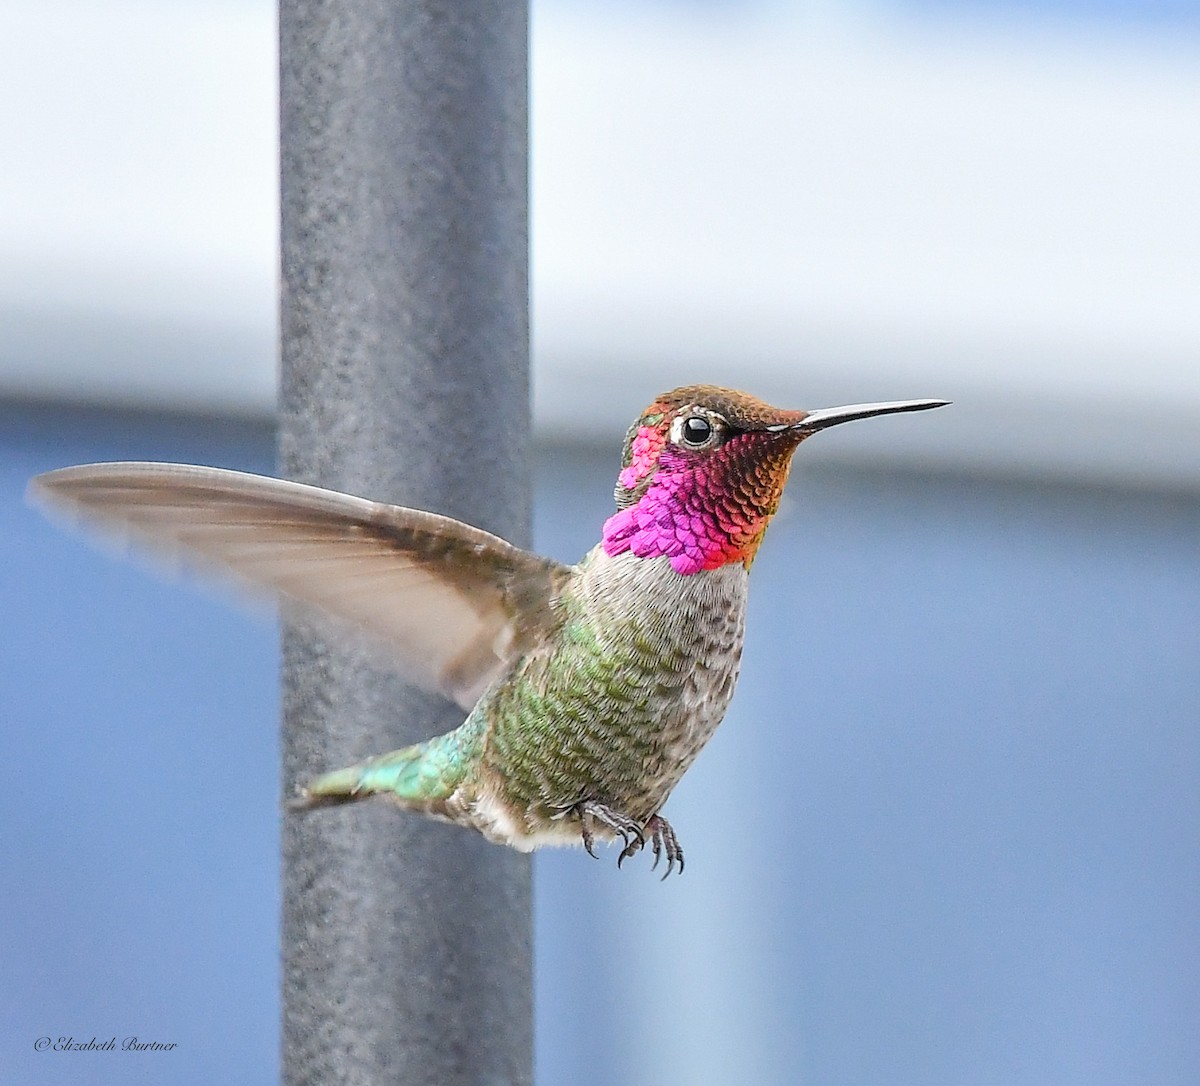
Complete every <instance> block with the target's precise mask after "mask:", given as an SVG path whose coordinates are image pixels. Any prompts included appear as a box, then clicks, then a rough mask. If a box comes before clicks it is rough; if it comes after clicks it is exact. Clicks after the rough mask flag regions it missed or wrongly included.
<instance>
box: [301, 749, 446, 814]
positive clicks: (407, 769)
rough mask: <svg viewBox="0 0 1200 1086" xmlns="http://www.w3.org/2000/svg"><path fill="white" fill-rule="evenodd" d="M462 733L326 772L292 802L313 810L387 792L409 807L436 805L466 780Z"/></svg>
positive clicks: (302, 790) (424, 808)
mask: <svg viewBox="0 0 1200 1086" xmlns="http://www.w3.org/2000/svg"><path fill="white" fill-rule="evenodd" d="M459 738H460V737H459V736H458V734H457V733H456V732H450V733H448V734H447V735H439V736H438V737H437V738H435V739H430V740H427V741H426V742H424V743H417V744H416V745H415V746H411V747H404V748H403V749H402V750H394V751H392V752H391V753H390V754H381V755H379V757H377V758H368V759H367V760H366V761H365V762H359V763H358V764H356V765H352V766H347V767H346V768H345V769H335V770H334V771H333V772H332V773H324V774H322V775H321V776H319V777H316V778H315V779H313V780H311V781H309V782H308V784H306V785H304V786H303V787H302V788H300V790H299V792H298V793H297V795H296V796H295V798H294V799H293V800H292V801H291V802H290V803H289V804H288V806H289V807H291V808H292V809H293V810H307V809H309V808H312V807H329V806H334V805H337V804H342V803H352V802H354V801H355V800H358V799H365V798H366V797H367V796H376V795H385V796H388V797H389V798H391V799H393V800H395V801H397V802H399V803H400V804H401V805H402V806H404V807H411V808H415V809H417V810H424V811H429V810H431V809H435V808H437V807H438V806H439V805H440V804H441V803H443V802H444V801H445V800H447V799H448V798H449V797H450V795H451V794H452V793H453V792H454V790H455V789H456V788H457V787H458V786H459V784H461V783H462V779H463V771H464V765H463V762H464V759H463V757H462V754H463V751H462V747H461V744H460V742H459V741H458V740H459Z"/></svg>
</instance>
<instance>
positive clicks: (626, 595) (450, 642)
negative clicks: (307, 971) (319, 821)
mask: <svg viewBox="0 0 1200 1086" xmlns="http://www.w3.org/2000/svg"><path fill="white" fill-rule="evenodd" d="M946 403H947V401H944V400H904V401H895V402H888V403H868V404H854V405H851V406H848V407H834V408H827V409H824V410H818V411H789V410H782V409H780V408H776V407H772V406H770V405H769V404H767V403H764V402H763V401H762V400H759V399H756V398H755V397H753V396H751V395H748V394H746V393H744V392H738V391H735V390H732V389H726V388H719V387H716V386H713V385H690V386H686V387H683V388H677V389H674V390H673V391H671V392H666V393H664V394H662V395H660V396H658V397H657V398H656V399H655V400H654V401H653V402H652V403H651V404H650V405H649V406H648V407H647V408H646V409H645V411H643V412H642V414H641V415H640V417H639V418H638V419H637V420H636V421H635V422H634V423H633V425H632V426H631V427H630V429H629V431H628V433H627V434H626V437H625V444H624V448H623V451H622V456H621V467H620V471H619V473H618V475H617V481H616V486H615V488H614V497H615V500H616V512H614V513H613V515H612V516H610V517H609V518H608V519H607V520H606V521H605V522H604V525H603V527H602V529H601V533H600V542H599V543H597V544H596V545H595V546H594V547H593V548H592V549H591V550H590V551H589V552H588V553H587V554H586V555H584V557H583V558H582V560H580V561H579V562H578V563H577V564H576V565H565V564H563V563H560V562H557V561H554V560H552V559H549V558H543V557H540V556H539V555H536V554H532V553H530V552H528V551H525V550H522V549H521V548H518V547H515V546H513V545H512V544H510V543H508V542H506V541H505V540H503V539H501V538H499V537H498V536H495V535H492V534H490V533H488V532H485V531H482V530H480V529H479V528H475V527H472V526H470V525H468V524H463V523H461V522H460V521H457V520H453V519H451V518H449V517H445V516H440V515H438V514H436V513H430V512H424V511H422V510H418V509H407V508H403V507H401V506H396V505H386V504H383V503H380V502H374V501H370V500H368V499H365V498H360V497H353V496H350V495H347V494H341V493H337V492H335V491H331V490H324V489H321V488H318V487H314V486H307V485H305V484H302V483H295V482H288V481H285V480H280V479H272V478H266V477H263V476H257V475H249V474H245V473H242V472H235V471H226V470H222V469H218V468H207V467H195V466H189V465H179V464H158V463H112V464H87V465H81V466H77V467H69V468H62V469H60V470H57V471H51V472H48V473H46V474H44V475H39V476H38V477H37V478H35V479H34V480H33V481H32V483H31V484H30V496H31V497H32V498H33V499H34V500H35V501H37V502H40V503H42V504H44V505H45V506H46V507H48V508H49V509H50V510H51V511H55V510H57V511H59V512H63V513H66V514H68V515H69V516H70V517H72V518H74V519H79V520H83V521H89V522H94V523H95V524H96V526H97V527H98V528H100V529H101V530H105V529H107V530H109V531H110V532H111V531H113V530H116V531H119V532H121V533H123V534H124V535H125V536H127V537H128V538H129V539H131V540H134V541H138V542H142V543H145V544H148V545H149V546H151V547H152V548H154V547H157V548H158V549H160V550H166V551H167V552H168V553H170V554H172V555H174V556H176V557H180V558H183V559H184V560H187V559H189V558H190V559H191V560H193V561H194V562H195V563H196V564H197V565H198V566H199V567H200V568H202V569H208V570H214V571H218V572H224V573H226V574H231V575H233V576H234V577H235V578H240V579H241V580H243V581H245V582H248V583H249V584H250V585H251V586H253V587H258V588H266V589H268V590H270V591H272V592H274V593H275V594H276V595H278V596H279V597H282V598H284V599H288V600H291V601H293V602H298V603H300V604H302V605H307V606H308V607H310V608H315V609H316V610H318V611H323V612H327V613H329V614H332V615H334V616H337V617H338V618H341V619H343V620H349V621H350V622H351V623H354V624H356V625H357V626H359V627H361V628H363V629H364V630H366V631H367V632H369V633H370V634H373V635H375V636H376V637H377V638H381V639H382V640H383V641H384V642H385V643H386V645H387V646H388V647H390V648H391V649H392V650H393V651H392V658H393V660H394V663H395V666H396V668H397V670H398V671H399V672H400V674H402V675H403V676H404V677H405V678H406V679H408V680H409V681H411V682H413V683H415V684H417V685H419V686H421V687H424V688H426V689H429V690H434V691H437V692H439V693H441V694H443V695H445V696H446V697H448V698H450V699H452V700H453V701H455V702H457V703H458V705H459V706H461V707H462V708H463V709H464V710H467V711H468V712H467V717H466V720H465V721H464V722H463V723H462V724H461V725H460V726H459V727H457V728H455V729H454V730H453V731H450V732H447V733H446V734H444V735H439V736H435V737H434V738H431V739H428V740H426V741H424V742H421V743H417V744H415V745H413V746H408V747H405V748H403V749H402V750H396V751H392V752H390V753H385V754H380V755H378V756H377V757H373V758H369V759H367V760H366V761H363V762H359V763H357V764H355V765H351V766H348V767H346V768H343V769H336V770H334V771H332V772H328V773H325V774H324V775H321V776H318V777H316V778H315V779H314V780H310V781H308V782H307V783H306V784H304V785H302V786H301V787H300V788H299V789H298V791H297V793H296V796H295V798H294V800H293V803H292V805H293V806H296V807H300V808H314V807H323V806H327V805H331V804H342V803H347V802H351V801H355V800H360V799H364V798H366V797H369V796H384V797H386V798H387V799H389V800H391V801H393V802H394V803H397V804H399V805H400V806H401V807H403V808H406V809H408V810H411V811H417V812H420V813H422V814H425V815H428V816H432V817H433V818H437V819H440V820H443V821H449V822H453V823H457V824H459V825H462V826H467V827H470V828H472V829H474V830H477V831H478V832H480V833H482V834H483V835H484V836H485V837H486V838H488V839H489V840H491V841H494V842H497V843H500V844H503V845H507V846H510V847H512V848H516V849H519V850H521V851H523V852H529V851H532V850H534V849H536V848H539V847H542V846H547V845H582V846H583V848H584V849H586V850H587V851H588V853H590V854H591V855H592V856H593V857H594V856H596V851H595V844H596V842H597V841H600V842H604V843H615V842H617V841H618V840H619V841H620V845H621V851H620V853H619V856H618V859H617V864H618V866H620V865H621V864H622V863H623V862H624V861H625V860H626V859H629V858H630V857H631V856H634V855H635V854H636V853H638V852H639V851H640V850H641V849H643V848H644V847H646V846H647V844H649V846H650V848H651V849H652V850H653V854H654V863H653V867H655V868H656V867H657V866H658V864H659V862H660V860H664V859H665V861H666V870H665V872H664V874H663V878H666V877H667V875H670V874H671V872H672V871H673V870H676V869H678V870H679V871H682V870H683V866H684V855H683V848H682V846H681V845H680V843H679V838H678V836H677V835H676V833H675V830H674V829H673V828H672V826H671V824H670V823H669V822H668V821H667V820H666V818H665V817H664V816H663V806H664V804H665V803H666V800H667V797H668V796H669V795H670V794H671V792H672V790H673V789H674V788H675V786H676V785H677V784H678V783H679V780H680V778H681V777H682V776H683V774H684V773H685V772H686V771H687V769H688V767H689V766H690V765H691V764H692V762H693V761H694V760H695V758H696V756H697V755H698V754H699V753H700V750H701V749H702V748H703V747H704V745H705V743H707V742H708V740H709V739H710V738H711V736H712V734H713V732H714V731H715V730H716V728H717V726H718V725H719V724H720V723H721V720H722V718H723V717H724V716H725V711H726V709H727V708H728V706H729V702H730V699H731V698H732V697H733V691H734V686H735V685H736V683H737V679H738V670H739V664H740V659H741V654H742V641H743V633H744V629H745V610H746V596H747V588H748V577H749V570H750V566H751V563H752V562H753V561H754V557H755V554H756V553H757V552H758V548H759V545H760V544H761V543H762V541H763V536H764V534H765V532H766V530H767V525H768V524H769V522H770V520H771V517H772V516H773V515H774V514H775V512H776V510H777V509H778V507H779V501H780V496H781V494H782V493H783V489H784V484H785V483H786V481H787V477H788V471H789V469H790V467H791V461H792V454H793V453H794V452H795V451H796V449H797V448H798V447H799V445H800V443H801V442H803V441H804V440H805V439H806V438H808V437H809V436H811V435H812V434H814V433H816V432H817V431H819V430H824V429H826V428H828V427H830V426H835V425H838V424H840V423H843V422H849V421H852V420H854V419H863V418H871V417H874V416H877V415H887V414H893V413H896V412H904V411H924V410H927V409H929V408H934V407H942V406H944V405H945V404H946Z"/></svg>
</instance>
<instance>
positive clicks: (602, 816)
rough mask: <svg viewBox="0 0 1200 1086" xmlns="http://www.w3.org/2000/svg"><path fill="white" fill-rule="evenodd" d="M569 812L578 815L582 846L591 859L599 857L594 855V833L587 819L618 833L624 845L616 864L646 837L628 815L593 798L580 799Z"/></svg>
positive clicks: (637, 847) (630, 854) (634, 849)
mask: <svg viewBox="0 0 1200 1086" xmlns="http://www.w3.org/2000/svg"><path fill="white" fill-rule="evenodd" d="M569 810H570V813H571V814H576V815H578V816H579V832H580V834H581V835H582V837H583V847H584V848H585V849H587V853H588V855H589V856H591V857H592V858H593V859H599V857H598V856H597V855H596V849H595V842H596V837H595V833H594V832H593V830H592V827H591V825H590V824H589V819H590V820H594V821H595V822H598V823H600V825H602V826H607V827H608V828H609V829H610V830H612V831H613V833H615V834H618V835H619V836H620V838H621V844H622V845H623V846H624V847H623V849H622V850H621V855H620V856H618V857H617V866H618V867H620V866H621V862H622V861H623V860H625V859H626V858H627V857H628V856H632V855H633V854H634V853H635V852H637V850H638V849H640V848H641V847H642V846H643V845H644V844H645V843H646V838H645V836H644V835H643V833H642V827H641V826H639V825H638V824H637V823H636V822H635V821H634V820H633V819H632V818H630V817H629V816H628V815H623V814H618V813H617V812H616V811H614V810H613V809H612V808H611V807H606V806H605V805H604V804H603V803H599V802H597V801H596V800H594V799H585V800H581V801H580V802H579V803H576V804H574V805H573V806H572V807H570V808H569Z"/></svg>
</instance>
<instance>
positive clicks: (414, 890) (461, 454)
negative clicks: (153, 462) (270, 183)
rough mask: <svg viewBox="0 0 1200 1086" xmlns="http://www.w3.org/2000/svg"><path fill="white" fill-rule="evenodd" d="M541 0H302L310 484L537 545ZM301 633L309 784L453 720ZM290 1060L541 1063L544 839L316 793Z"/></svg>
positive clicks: (301, 347) (291, 412)
mask: <svg viewBox="0 0 1200 1086" xmlns="http://www.w3.org/2000/svg"><path fill="white" fill-rule="evenodd" d="M527 22H528V12H527V4H526V3H525V2H524V0H491V2H476V3H470V4H464V3H461V0H281V2H280V51H281V57H280V73H281V139H282V163H281V165H282V272H283V278H282V392H281V417H280V437H279V450H280V462H281V470H282V473H283V474H284V475H286V476H287V477H289V478H293V479H299V480H302V481H305V482H311V483H316V484H319V485H322V486H328V487H333V488H335V489H338V490H345V491H349V492H352V493H356V494H361V495H364V496H368V497H372V498H377V499H381V500H386V501H393V502H397V503H400V504H404V505H411V506H417V507H420V508H425V509H433V510H435V511H438V512H442V513H446V514H448V515H450V516H454V517H458V518H460V519H462V520H465V521H468V522H470V523H472V524H476V525H479V526H480V527H482V528H486V529H488V530H489V531H492V532H495V533H497V534H499V535H502V536H504V537H506V538H508V539H510V540H512V541H513V542H515V543H518V544H528V541H529V472H528V463H527V442H528V432H529V419H528V415H529V390H528V258H527V249H528V228H527V216H528V199H527V164H526V160H527ZM376 659H377V657H374V656H372V655H371V653H370V652H369V651H366V650H364V649H362V648H361V647H359V646H356V645H352V644H349V643H346V642H345V640H344V639H339V636H338V635H337V634H336V633H331V632H329V631H327V630H320V629H316V628H308V627H305V626H301V625H299V624H297V623H295V622H289V623H287V624H286V625H285V629H284V664H283V667H284V697H283V779H284V783H285V787H290V786H291V785H292V784H293V783H294V782H296V781H298V780H303V779H304V778H306V777H308V776H311V775H312V774H314V773H318V772H321V771H324V770H327V769H331V768H334V767H337V766H340V765H345V764H348V763H350V762H353V761H356V760H358V759H360V758H363V757H365V756H367V755H370V754H376V753H380V752H382V751H386V750H391V749H394V748H396V747H399V746H403V745H405V744H407V743H410V742H413V741H415V740H418V739H421V738H424V737H427V736H429V735H433V734H435V733H437V732H441V731H445V730H448V729H449V728H451V727H454V726H455V725H457V724H458V723H459V722H461V720H462V718H463V716H464V714H463V713H462V712H461V711H459V710H457V709H455V708H453V707H451V706H449V705H447V704H446V703H444V702H442V701H440V700H438V699H436V698H433V697H429V696H424V695H421V694H419V693H418V692H416V691H413V690H411V689H409V688H406V687H404V686H403V685H402V684H401V683H400V682H399V681H398V680H397V679H395V678H394V677H392V676H391V675H389V674H388V673H387V672H386V670H381V669H379V668H377V667H376V666H375V663H374V661H375V660H376ZM283 883H284V885H283V985H284V1011H283V1019H284V1021H283V1079H284V1082H285V1083H287V1084H288V1086H300V1084H302V1083H303V1084H318V1083H319V1084H322V1086H336V1084H341V1083H361V1084H367V1083H370V1084H372V1086H376V1084H383V1083H404V1084H405V1086H416V1084H421V1083H428V1084H430V1086H432V1084H437V1086H454V1084H458V1083H463V1084H465V1083H473V1084H474V1083H484V1082H486V1083H528V1082H530V1081H531V1079H532V1024H531V1023H532V998H531V964H530V958H531V933H530V928H531V921H530V868H529V862H528V858H527V857H525V856H521V855H519V854H517V853H515V852H509V851H507V850H504V849H501V848H499V847H497V846H495V845H491V844H488V843H487V842H485V841H484V840H483V839H482V838H480V837H478V836H476V835H474V834H472V833H470V832H468V831H466V830H463V829H460V828H458V827H454V826H443V825H440V824H437V823H433V822H429V821H427V820H425V819H422V818H420V817H419V816H416V815H411V814H406V813H403V812H400V811H397V810H395V809H394V808H390V807H388V806H387V805H386V804H384V803H363V804H361V805H354V806H351V807H346V808H332V809H323V810H319V811H314V812H309V813H304V814H289V815H288V816H287V817H286V818H285V824H284V833H283Z"/></svg>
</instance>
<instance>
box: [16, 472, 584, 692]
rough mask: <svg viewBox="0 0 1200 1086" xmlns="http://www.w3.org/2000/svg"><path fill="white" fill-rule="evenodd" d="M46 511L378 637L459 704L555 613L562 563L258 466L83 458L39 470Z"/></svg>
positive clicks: (412, 671)
mask: <svg viewBox="0 0 1200 1086" xmlns="http://www.w3.org/2000/svg"><path fill="white" fill-rule="evenodd" d="M29 496H30V498H31V499H32V500H34V501H35V502H37V503H39V504H41V505H43V506H45V507H46V508H47V509H48V511H50V512H52V513H62V514H66V516H67V517H68V519H70V520H72V521H80V522H83V523H85V524H89V525H95V526H96V527H97V528H99V529H101V530H102V531H104V532H105V533H106V534H108V535H109V536H110V537H111V536H116V537H117V538H119V539H122V540H129V541H134V542H138V543H145V544H148V545H149V546H150V548H151V549H152V550H153V551H155V552H157V553H158V554H165V555H166V556H168V557H175V558H181V559H183V560H184V561H185V562H190V563H191V564H193V565H196V566H198V567H199V568H201V569H206V570H210V571H216V572H223V573H227V574H232V575H233V576H234V577H235V578H237V579H238V580H240V581H242V582H245V583H246V584H248V585H249V586H251V587H260V588H261V587H265V588H268V589H270V590H272V591H273V592H274V593H276V594H278V595H280V596H284V597H287V598H289V599H292V600H296V601H299V602H301V603H303V604H308V605H310V606H312V607H316V608H318V609H320V610H322V611H325V612H327V613H329V614H332V615H335V616H337V617H339V618H342V619H347V620H349V621H350V622H352V623H354V624H356V625H357V626H359V627H361V628H363V629H365V630H368V631H369V632H370V633H372V634H375V635H376V636H378V637H380V638H383V639H384V640H385V642H386V644H387V646H388V647H389V648H390V649H392V650H393V651H394V653H395V656H396V664H397V669H398V670H399V671H400V672H401V673H402V674H403V675H404V676H405V677H406V678H408V679H410V680H411V681H412V682H414V683H417V684H418V685H420V686H423V687H425V688H426V689H429V690H436V691H440V692H441V693H443V694H445V695H446V696H448V697H450V698H453V699H454V700H455V701H456V702H458V704H459V705H461V706H463V707H464V708H470V707H471V706H473V705H474V704H475V702H476V701H477V700H478V698H479V695H480V694H481V693H482V692H483V691H484V689H485V688H486V687H487V685H488V683H490V682H491V680H492V679H493V678H494V677H495V676H496V675H497V674H498V673H499V672H500V671H501V670H502V669H503V668H504V666H505V665H506V664H508V663H509V662H510V661H512V660H513V659H515V658H516V657H517V656H518V655H520V654H521V653H523V652H525V651H527V650H528V649H529V648H531V647H533V646H535V645H536V644H537V643H538V642H539V641H540V640H541V639H542V638H543V637H544V636H545V633H546V632H547V631H548V630H549V629H550V628H551V627H552V626H553V625H554V622H555V618H554V613H553V611H552V609H551V601H552V599H553V598H554V597H555V596H556V595H557V594H558V593H559V591H560V590H561V588H562V587H563V585H564V584H565V583H566V581H567V580H568V578H569V577H570V575H571V570H570V567H568V566H564V565H561V564H560V563H558V562H553V561H551V560H549V559H546V558H540V557H538V556H537V555H534V554H530V553H529V552H528V551H524V550H521V549H520V548H518V547H514V546H513V545H512V544H510V543H507V542H505V541H504V540H503V539H501V538H499V537H498V536H494V535H491V534H490V533H488V532H484V531H481V530H479V529H478V528H472V527H470V526H469V525H466V524H462V523H460V522H459V521H457V520H451V519H450V518H449V517H442V516H438V515H437V514H435V513H425V512H421V511H420V510H416V509H404V508H402V507H401V506H397V505H384V504H381V503H379V502H372V501H367V500H366V499H365V498H354V497H351V496H350V495H348V494H339V493H337V492H336V491H332V490H322V489H320V488H319V487H314V486H305V485H304V484H302V483H290V482H285V481H283V480H281V479H269V478H265V477H263V476H260V475H247V474H244V473H243V472H237V471H224V470H221V469H219V468H203V467H191V466H187V465H182V464H142V463H125V464H85V465H82V466H80V467H73V468H63V469H61V470H59V471H51V472H47V473H46V474H45V475H39V476H38V477H37V478H36V479H34V480H33V481H32V483H31V484H30V487H29Z"/></svg>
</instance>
